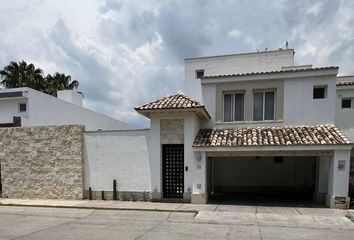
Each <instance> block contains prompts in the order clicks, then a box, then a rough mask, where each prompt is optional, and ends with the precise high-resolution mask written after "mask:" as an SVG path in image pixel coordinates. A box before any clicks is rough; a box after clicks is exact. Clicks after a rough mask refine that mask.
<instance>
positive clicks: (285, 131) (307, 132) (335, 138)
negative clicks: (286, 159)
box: [193, 125, 351, 147]
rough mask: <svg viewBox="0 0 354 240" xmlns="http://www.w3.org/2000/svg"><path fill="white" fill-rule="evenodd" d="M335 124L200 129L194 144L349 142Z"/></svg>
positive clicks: (244, 145) (344, 143) (214, 145)
mask: <svg viewBox="0 0 354 240" xmlns="http://www.w3.org/2000/svg"><path fill="white" fill-rule="evenodd" d="M349 144H351V142H350V141H349V140H348V138H347V137H346V136H345V135H344V134H343V133H342V132H341V131H340V130H339V129H338V128H337V127H335V126H334V125H315V126H291V127H287V126H283V127H257V128H232V129H201V130H200V131H199V133H198V135H197V137H196V138H195V140H194V143H193V147H248V146H252V147H255V146H262V147H263V146H289V145H293V146H304V145H349Z"/></svg>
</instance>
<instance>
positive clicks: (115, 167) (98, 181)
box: [84, 130, 151, 192]
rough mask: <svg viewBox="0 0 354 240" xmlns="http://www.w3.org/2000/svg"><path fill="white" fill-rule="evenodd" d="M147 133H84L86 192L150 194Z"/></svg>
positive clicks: (145, 131)
mask: <svg viewBox="0 0 354 240" xmlns="http://www.w3.org/2000/svg"><path fill="white" fill-rule="evenodd" d="M149 132H150V131H149V130H130V131H112V132H86V133H85V160H84V162H85V189H86V190H87V189H88V188H89V187H91V188H92V190H93V191H112V189H113V187H112V186H113V179H116V180H117V190H118V191H148V192H150V191H151V174H150V172H151V171H150V162H149V145H148V144H149Z"/></svg>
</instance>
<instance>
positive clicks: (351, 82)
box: [337, 81, 354, 86]
mask: <svg viewBox="0 0 354 240" xmlns="http://www.w3.org/2000/svg"><path fill="white" fill-rule="evenodd" d="M352 85H354V81H346V82H337V86H352Z"/></svg>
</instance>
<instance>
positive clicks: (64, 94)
mask: <svg viewBox="0 0 354 240" xmlns="http://www.w3.org/2000/svg"><path fill="white" fill-rule="evenodd" d="M57 95H58V96H57V97H58V99H61V100H64V101H66V102H69V103H72V104H75V105H77V106H79V107H82V101H83V98H84V96H83V95H82V93H79V92H77V91H75V90H62V91H58V92H57Z"/></svg>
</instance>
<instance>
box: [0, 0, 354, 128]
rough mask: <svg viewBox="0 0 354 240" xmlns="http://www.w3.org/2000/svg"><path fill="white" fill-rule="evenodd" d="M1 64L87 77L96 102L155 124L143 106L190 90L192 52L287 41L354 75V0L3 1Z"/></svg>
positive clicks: (134, 123)
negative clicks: (187, 69)
mask: <svg viewBox="0 0 354 240" xmlns="http://www.w3.org/2000/svg"><path fill="white" fill-rule="evenodd" d="M0 3H1V4H0V32H1V37H0V67H1V68H2V67H3V66H5V65H7V64H8V63H9V62H10V61H13V60H14V61H18V60H22V59H23V60H26V61H27V62H33V63H35V65H36V66H37V67H40V68H42V69H43V70H44V72H45V73H53V72H56V71H58V72H63V73H66V74H70V75H71V76H72V77H73V78H74V79H77V80H79V81H80V88H79V89H80V91H82V92H83V93H84V94H85V104H86V106H87V107H88V108H90V109H93V110H96V111H99V112H102V113H105V114H108V115H110V116H112V117H115V118H118V119H121V120H123V121H125V122H127V123H129V125H130V126H131V127H148V121H147V120H146V119H144V117H140V116H138V114H136V113H135V112H134V110H133V107H134V106H137V105H140V104H142V103H145V102H148V101H150V100H152V99H156V98H159V97H162V96H165V95H168V94H173V93H176V92H183V89H182V86H183V79H184V66H183V59H184V58H186V57H195V56H204V55H218V54H228V53H238V52H250V51H255V50H256V49H260V50H264V49H265V48H268V49H269V50H272V49H278V48H279V47H282V46H283V45H284V42H285V41H288V42H289V47H291V48H295V51H296V54H295V61H296V64H311V63H312V64H313V65H314V66H325V65H335V66H339V67H340V74H341V75H344V74H354V1H352V0H343V1H336V0H324V1H314V0H312V1H294V0H279V1H270V0H269V1H266V0H257V1H256V0H254V1H241V0H240V1H237V0H225V1H222V0H220V1H213V0H209V1H207V0H189V1H188V0H166V1H163V0H151V1H148V0H146V1H141V0H139V1H138V0H136V1H134V0H75V1H74V0H61V1H58V0H0Z"/></svg>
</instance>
